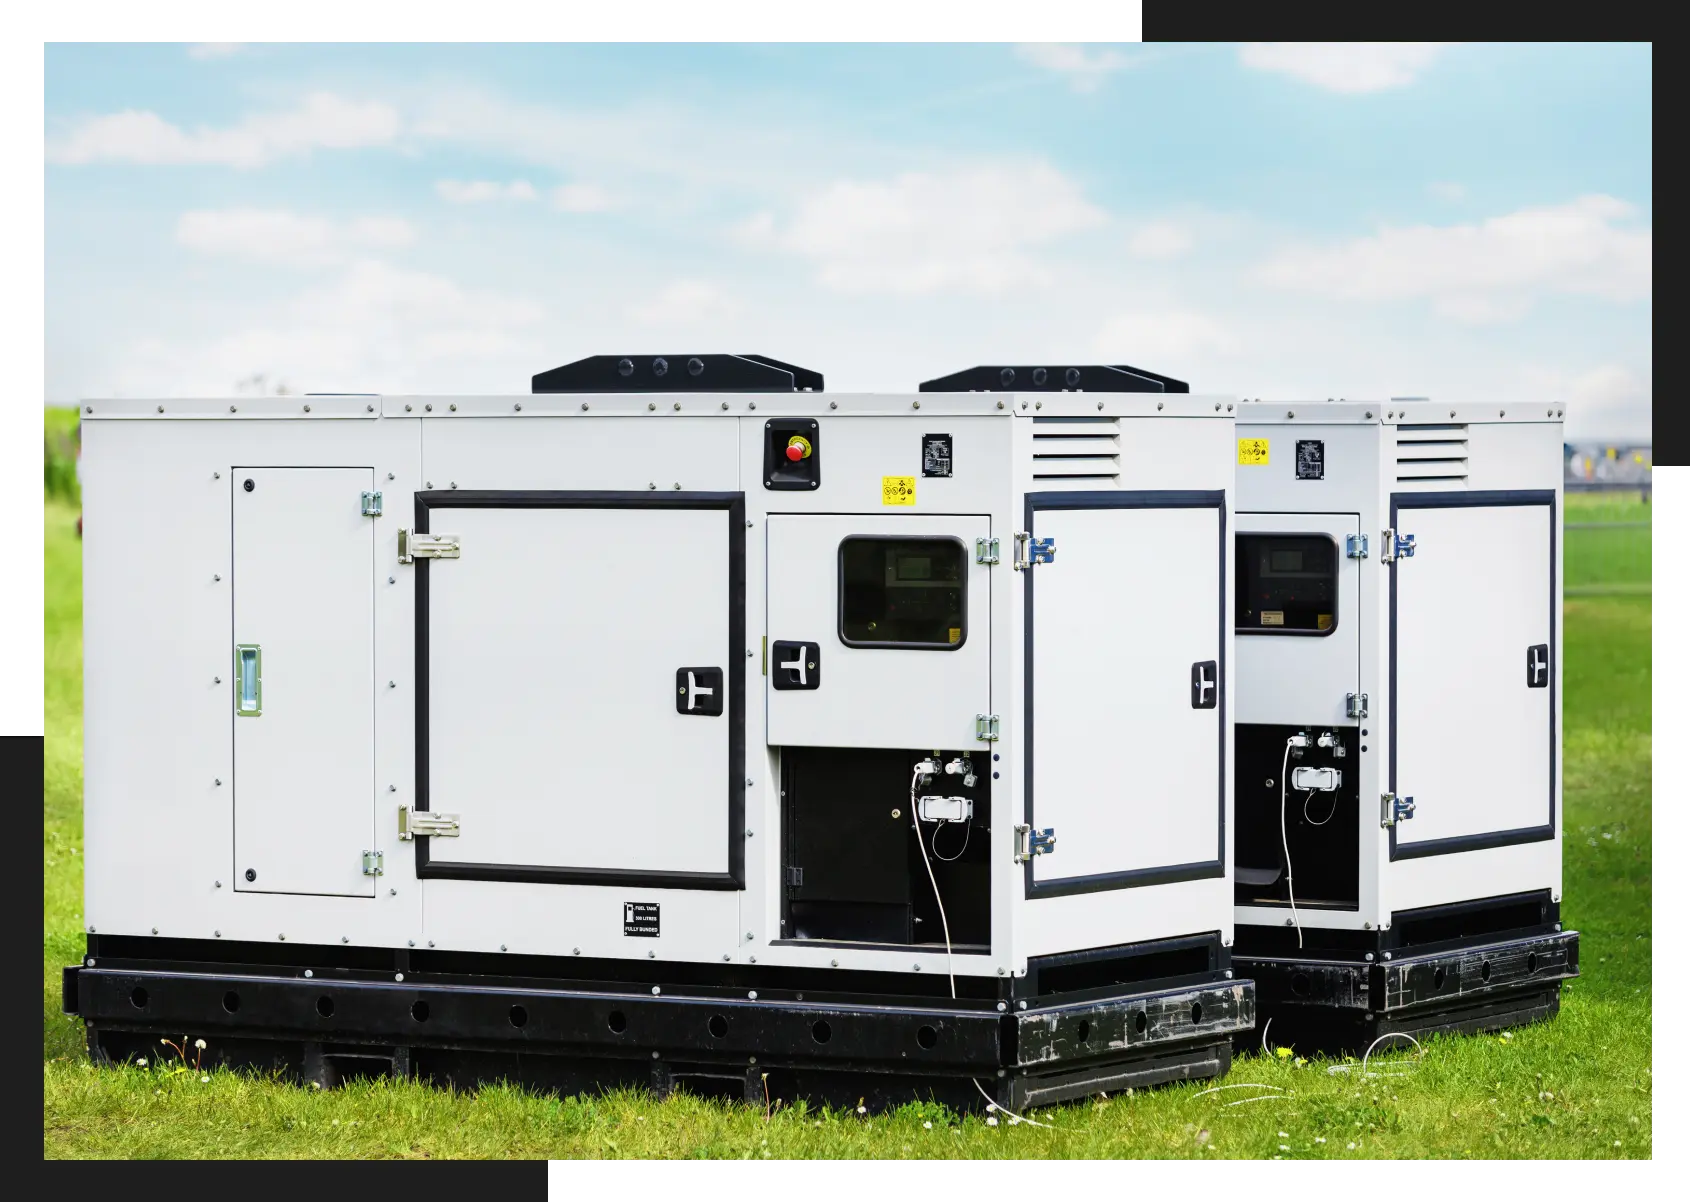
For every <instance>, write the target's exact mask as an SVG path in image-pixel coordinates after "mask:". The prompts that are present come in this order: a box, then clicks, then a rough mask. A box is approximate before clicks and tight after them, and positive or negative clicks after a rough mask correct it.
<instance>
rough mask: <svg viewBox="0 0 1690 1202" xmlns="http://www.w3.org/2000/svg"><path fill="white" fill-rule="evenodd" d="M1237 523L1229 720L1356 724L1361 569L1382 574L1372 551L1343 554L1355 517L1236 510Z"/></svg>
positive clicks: (1355, 528)
mask: <svg viewBox="0 0 1690 1202" xmlns="http://www.w3.org/2000/svg"><path fill="white" fill-rule="evenodd" d="M1236 527H1237V533H1236V535H1235V536H1234V540H1233V543H1234V546H1235V548H1236V551H1237V554H1236V558H1235V560H1234V565H1235V570H1234V583H1233V588H1234V593H1235V599H1234V604H1233V613H1232V621H1233V624H1234V628H1235V631H1236V633H1237V636H1238V638H1237V640H1236V642H1235V643H1234V652H1235V655H1236V658H1237V663H1238V666H1237V668H1236V670H1235V671H1234V672H1233V674H1232V684H1233V687H1232V706H1233V710H1232V716H1233V720H1234V721H1236V722H1240V723H1265V724H1269V725H1285V724H1297V723H1305V722H1306V723H1308V724H1310V725H1319V726H1326V727H1331V726H1340V725H1343V726H1355V725H1357V724H1358V722H1359V716H1358V715H1357V714H1352V713H1351V710H1352V708H1354V709H1357V710H1359V709H1360V706H1359V704H1357V705H1355V706H1353V707H1352V705H1351V703H1350V699H1351V698H1352V697H1359V691H1360V687H1361V686H1360V683H1359V682H1360V680H1361V626H1362V623H1361V577H1362V572H1363V570H1364V569H1366V568H1367V567H1372V569H1373V571H1374V572H1375V573H1379V574H1382V573H1381V572H1380V568H1379V565H1378V563H1377V561H1375V560H1374V559H1372V558H1371V557H1369V558H1352V557H1350V555H1349V554H1348V549H1349V548H1350V547H1352V546H1355V547H1356V548H1357V549H1358V550H1359V544H1357V543H1354V542H1352V540H1354V539H1356V538H1358V537H1359V535H1360V533H1361V519H1360V518H1359V517H1358V516H1356V515H1355V514H1331V513H1297V514H1287V513H1240V514H1238V515H1237V521H1236ZM1371 550H1372V548H1371V547H1370V548H1369V552H1370V555H1371ZM1373 596H1374V597H1377V596H1378V594H1377V593H1374V594H1373ZM1369 704H1371V699H1369Z"/></svg>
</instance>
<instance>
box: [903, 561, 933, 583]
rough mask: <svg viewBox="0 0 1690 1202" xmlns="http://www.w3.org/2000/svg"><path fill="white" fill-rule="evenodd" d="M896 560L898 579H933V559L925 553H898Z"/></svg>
mask: <svg viewBox="0 0 1690 1202" xmlns="http://www.w3.org/2000/svg"><path fill="white" fill-rule="evenodd" d="M896 562H897V565H898V579H899V580H931V579H933V561H932V560H931V559H929V558H928V557H927V556H925V555H921V556H915V555H900V556H898V558H897V560H896Z"/></svg>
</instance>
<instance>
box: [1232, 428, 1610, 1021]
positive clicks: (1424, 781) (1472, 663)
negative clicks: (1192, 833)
mask: <svg viewBox="0 0 1690 1202" xmlns="http://www.w3.org/2000/svg"><path fill="white" fill-rule="evenodd" d="M1563 412H1564V411H1563V409H1562V408H1561V407H1560V406H1557V405H1552V404H1540V405H1536V406H1527V407H1520V406H1508V407H1506V408H1503V407H1487V406H1481V405H1474V404H1457V405H1449V404H1436V403H1434V402H1432V401H1426V400H1415V401H1387V402H1384V403H1382V404H1368V403H1364V402H1352V401H1331V402H1324V403H1313V404H1292V405H1285V404H1283V403H1280V404H1265V403H1262V402H1255V401H1252V402H1249V403H1246V404H1243V405H1241V406H1240V408H1239V419H1238V426H1237V438H1238V459H1237V462H1238V481H1237V486H1238V516H1237V522H1236V530H1235V534H1234V540H1235V549H1236V556H1237V560H1236V565H1235V579H1236V586H1235V587H1236V595H1235V606H1234V615H1233V620H1234V624H1235V628H1236V633H1237V636H1238V638H1237V669H1236V671H1235V672H1234V674H1233V686H1234V687H1233V700H1234V706H1235V711H1236V712H1235V717H1236V727H1235V732H1234V739H1235V743H1234V756H1233V770H1234V772H1235V774H1236V796H1237V822H1236V823H1235V824H1234V826H1233V828H1232V829H1233V834H1232V839H1233V856H1234V861H1235V865H1236V868H1235V871H1236V880H1235V886H1234V889H1235V895H1236V902H1237V911H1236V920H1237V923H1238V948H1237V953H1238V962H1239V964H1240V965H1241V968H1240V971H1241V973H1243V974H1244V975H1248V976H1250V977H1252V978H1253V979H1254V980H1255V981H1256V983H1257V987H1258V989H1259V990H1260V998H1261V1013H1262V1019H1263V1021H1264V1022H1268V1021H1271V1022H1272V1028H1271V1037H1272V1039H1273V1040H1274V1041H1276V1042H1280V1043H1287V1044H1289V1043H1298V1044H1302V1045H1304V1046H1308V1047H1310V1048H1326V1049H1354V1048H1364V1047H1366V1046H1367V1045H1369V1044H1371V1043H1372V1042H1373V1041H1374V1040H1375V1039H1377V1038H1379V1037H1380V1036H1381V1035H1384V1034H1386V1033H1389V1032H1399V1033H1403V1034H1408V1035H1420V1034H1422V1033H1425V1032H1430V1031H1476V1030H1484V1029H1492V1028H1496V1027H1502V1026H1509V1025H1514V1024H1519V1023H1524V1022H1529V1021H1533V1020H1536V1019H1540V1018H1547V1017H1550V1016H1552V1015H1554V1014H1555V1013H1556V1012H1557V1010H1558V1009H1559V1005H1560V990H1561V982H1562V981H1563V980H1566V979H1567V978H1569V977H1575V976H1577V975H1578V934H1577V932H1574V931H1563V930H1562V929H1561V921H1560V918H1561V912H1560V903H1561V771H1560V768H1561V622H1560V614H1561V539H1560V531H1561V520H1562V519H1561V475H1562V455H1561V427H1562V418H1563Z"/></svg>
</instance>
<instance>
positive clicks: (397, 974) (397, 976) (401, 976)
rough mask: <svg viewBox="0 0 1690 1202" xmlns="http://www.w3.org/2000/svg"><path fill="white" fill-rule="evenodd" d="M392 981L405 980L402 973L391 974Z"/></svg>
mask: <svg viewBox="0 0 1690 1202" xmlns="http://www.w3.org/2000/svg"><path fill="white" fill-rule="evenodd" d="M393 979H394V980H395V981H403V980H404V979H405V974H404V973H402V972H396V973H394V974H393Z"/></svg>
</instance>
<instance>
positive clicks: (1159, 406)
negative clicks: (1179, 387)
mask: <svg viewBox="0 0 1690 1202" xmlns="http://www.w3.org/2000/svg"><path fill="white" fill-rule="evenodd" d="M1156 408H1157V409H1158V410H1160V409H1161V408H1162V402H1161V401H1157V402H1156Z"/></svg>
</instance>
